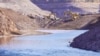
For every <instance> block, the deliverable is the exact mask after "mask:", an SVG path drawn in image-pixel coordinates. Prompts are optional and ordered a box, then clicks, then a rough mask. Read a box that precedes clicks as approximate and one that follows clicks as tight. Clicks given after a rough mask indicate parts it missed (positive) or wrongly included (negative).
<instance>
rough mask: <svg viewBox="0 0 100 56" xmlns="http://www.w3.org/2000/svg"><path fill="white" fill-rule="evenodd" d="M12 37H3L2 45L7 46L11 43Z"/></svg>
mask: <svg viewBox="0 0 100 56" xmlns="http://www.w3.org/2000/svg"><path fill="white" fill-rule="evenodd" d="M11 39H12V37H7V36H2V37H0V45H6V44H8V43H9V42H10V41H11Z"/></svg>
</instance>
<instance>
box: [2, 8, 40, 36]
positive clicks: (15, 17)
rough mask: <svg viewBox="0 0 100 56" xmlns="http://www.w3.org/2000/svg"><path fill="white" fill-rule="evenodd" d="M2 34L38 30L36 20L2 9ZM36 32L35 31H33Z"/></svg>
mask: <svg viewBox="0 0 100 56" xmlns="http://www.w3.org/2000/svg"><path fill="white" fill-rule="evenodd" d="M0 25H1V27H0V34H1V35H2V34H6V33H8V32H9V33H17V32H18V31H21V32H22V33H23V32H27V33H29V32H28V30H30V31H33V30H34V29H38V28H39V26H38V23H36V20H34V19H30V18H29V17H27V16H24V15H21V14H19V13H17V12H15V11H13V10H10V9H5V8H0ZM33 32H34V31H33Z"/></svg>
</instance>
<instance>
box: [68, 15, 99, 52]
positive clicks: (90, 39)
mask: <svg viewBox="0 0 100 56" xmlns="http://www.w3.org/2000/svg"><path fill="white" fill-rule="evenodd" d="M86 29H90V30H89V31H88V32H86V33H84V34H82V35H80V36H78V37H76V38H75V39H74V40H73V42H72V43H71V44H70V46H71V47H75V48H80V49H85V50H92V51H100V17H99V18H98V20H97V22H95V23H92V24H90V25H87V26H86Z"/></svg>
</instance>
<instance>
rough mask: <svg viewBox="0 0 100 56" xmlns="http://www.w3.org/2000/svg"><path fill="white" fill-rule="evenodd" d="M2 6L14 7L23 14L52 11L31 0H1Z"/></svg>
mask: <svg viewBox="0 0 100 56" xmlns="http://www.w3.org/2000/svg"><path fill="white" fill-rule="evenodd" d="M0 7H3V8H9V9H12V10H14V11H17V12H20V13H22V14H23V15H29V14H32V15H48V14H49V13H50V12H48V11H44V10H42V9H40V8H39V7H38V6H36V5H35V4H34V3H32V2H31V1H30V0H0Z"/></svg>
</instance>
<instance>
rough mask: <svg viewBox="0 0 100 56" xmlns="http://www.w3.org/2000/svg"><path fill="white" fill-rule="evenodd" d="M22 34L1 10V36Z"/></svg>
mask: <svg viewBox="0 0 100 56" xmlns="http://www.w3.org/2000/svg"><path fill="white" fill-rule="evenodd" d="M9 34H20V31H19V30H18V28H17V27H16V24H15V23H14V22H13V20H12V19H11V18H10V17H9V16H7V15H5V12H4V11H2V10H1V8H0V35H9Z"/></svg>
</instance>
